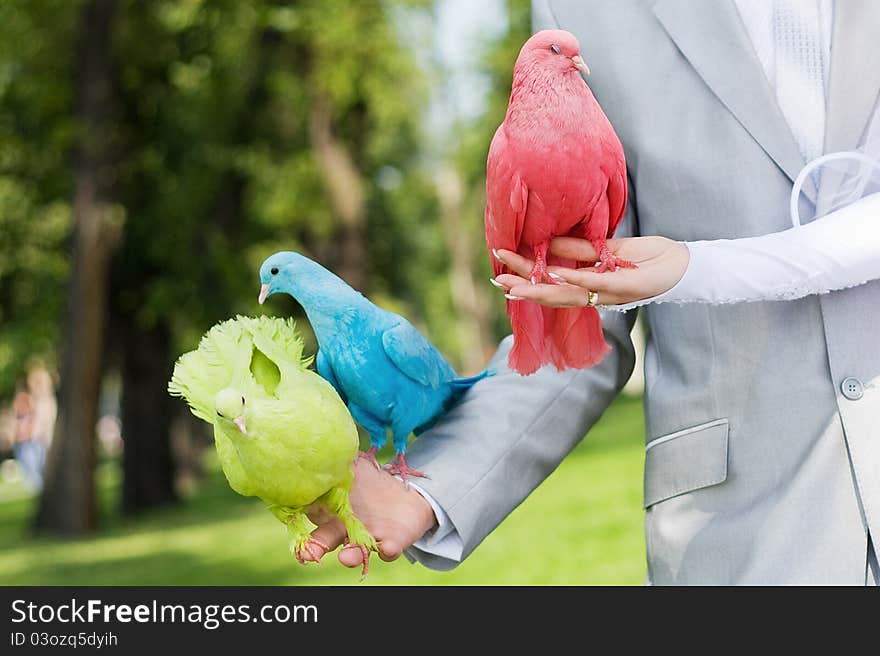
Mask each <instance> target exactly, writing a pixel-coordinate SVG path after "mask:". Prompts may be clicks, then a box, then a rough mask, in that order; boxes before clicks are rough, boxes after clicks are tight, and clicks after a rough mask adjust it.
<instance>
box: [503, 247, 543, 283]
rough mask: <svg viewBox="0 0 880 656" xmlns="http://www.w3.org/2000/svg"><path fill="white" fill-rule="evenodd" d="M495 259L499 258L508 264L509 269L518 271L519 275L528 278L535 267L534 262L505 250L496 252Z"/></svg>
mask: <svg viewBox="0 0 880 656" xmlns="http://www.w3.org/2000/svg"><path fill="white" fill-rule="evenodd" d="M495 257H497V258H498V260H500V261H501V262H502V263H503V264H506V265H507V266H508V267H509V268H511V269H513V270H514V271H516V272H517V273H518V274H519V275H521V276H523V277H526V278H527V277H528V275H529V274H530V273H531V272H532V268H533V267H534V266H535V263H534V262H532V261H531V260H530V259H528V258H525V257H523V256H522V255H520V254H519V253H514V252H513V251H506V250H504V249H503V248H501V249H498V251H496V255H495Z"/></svg>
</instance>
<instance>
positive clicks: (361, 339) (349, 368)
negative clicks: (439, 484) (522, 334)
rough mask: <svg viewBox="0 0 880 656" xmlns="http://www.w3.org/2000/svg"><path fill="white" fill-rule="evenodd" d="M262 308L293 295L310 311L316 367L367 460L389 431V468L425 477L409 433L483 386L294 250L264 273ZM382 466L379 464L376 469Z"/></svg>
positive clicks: (279, 255)
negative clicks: (412, 455)
mask: <svg viewBox="0 0 880 656" xmlns="http://www.w3.org/2000/svg"><path fill="white" fill-rule="evenodd" d="M260 282H261V283H262V287H261V289H260V297H259V301H260V303H261V304H262V303H263V301H265V300H266V297H267V296H269V295H271V294H274V293H276V292H284V293H286V294H290V295H291V296H293V297H294V298H295V299H296V300H297V301H299V304H300V305H301V306H302V307H303V309H304V310H305V311H306V315H307V316H308V319H309V322H310V323H311V325H312V330H314V332H315V337H316V338H317V340H318V347H319V348H318V355H317V357H316V360H315V362H316V366H317V370H318V373H319V374H320V375H321V376H323V377H324V378H325V379H326V380H327V381H328V382H329V383H330V384H331V385H333V387H335V388H336V391H337V392H339V395H340V396H341V397H342V400H343V401H345V403H346V404H347V405H348V410H349V412H351V416H352V417H353V418H354V420H355V421H356V422H357V423H359V424H360V425H361V426H363V427H364V429H365V430H366V431H367V433H369V435H370V443H371V447H370V450H369V451H368V452H367V453H366V454H364V457H366V458H368V459H370V460H371V461H372V462H373V463H374V464H375V463H376V452H377V451H378V450H379V449H380V448H382V446H383V445H384V444H385V441H386V440H387V432H386V431H387V429H388V428H390V429H391V434H392V439H393V442H394V447H395V449H397V459H396V462H393V463H392V464H390V465H389V467H388V469H389V471H390V472H391V473H393V474H399V475H400V476H401V477H402V478H403V480H404V481H406V479H407V476H421V477H425V474H424V473H422V472H420V471H417V470H415V469H410V468H409V467H408V466H407V464H406V457H405V453H406V443H407V439H408V438H409V435H410V433H415V434H416V435H418V434H419V433H421V432H423V431H425V430H427V429H428V428H430V427H431V426H432V425H433V423H434V422H435V421H436V420H437V419H438V418H439V417H440V416H441V415H442V414H443V413H444V412H446V411H448V410H449V409H450V408H451V407H452V405H453V404H454V403H455V402H456V401H457V400H458V399H460V398H461V396H462V395H463V394H464V392H466V391H467V390H468V389H470V387H471V386H473V385H474V383H476V382H477V381H478V380H481V379H482V378H485V377H486V376H488V375H490V372H489V371H488V370H487V371H483V372H482V373H481V374H479V375H477V376H472V377H470V378H459V377H458V375H457V374H456V373H455V370H454V369H453V368H452V366H450V364H449V363H448V362H447V361H446V359H445V358H444V357H443V356H442V355H441V354H440V352H439V351H438V350H437V349H436V348H435V347H434V345H433V344H431V342H429V341H428V340H427V339H426V338H425V337H424V336H423V335H422V334H421V333H419V331H418V330H416V329H415V328H414V327H413V325H412V324H411V323H410V322H409V321H407V320H406V319H404V318H403V317H401V316H400V315H397V314H394V313H392V312H387V311H385V310H383V309H381V308H379V307H377V306H376V305H374V304H373V303H371V302H370V301H369V300H368V299H367V298H365V297H364V296H363V294H361V293H360V292H358V291H356V290H355V289H352V288H351V287H350V286H349V285H348V284H347V283H346V282H345V281H344V280H342V279H341V278H339V277H338V276H336V275H335V274H333V273H332V272H330V271H328V270H327V269H325V268H324V267H323V266H321V265H320V264H318V263H317V262H314V261H312V260H310V259H309V258H307V257H305V256H303V255H300V254H299V253H294V252H292V251H282V252H280V253H275V254H274V255H272V256H271V257H269V258H268V259H266V261H265V262H263V265H262V266H261V267H260ZM377 466H378V464H377Z"/></svg>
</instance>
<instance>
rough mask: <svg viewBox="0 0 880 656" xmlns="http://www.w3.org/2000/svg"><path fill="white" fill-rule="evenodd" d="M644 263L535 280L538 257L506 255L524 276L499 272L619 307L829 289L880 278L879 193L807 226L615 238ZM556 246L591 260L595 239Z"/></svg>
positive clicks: (515, 284)
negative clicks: (743, 233) (688, 238)
mask: <svg viewBox="0 0 880 656" xmlns="http://www.w3.org/2000/svg"><path fill="white" fill-rule="evenodd" d="M608 244H609V247H610V248H611V250H612V251H614V252H615V254H617V255H619V256H621V257H624V258H626V259H629V260H632V261H634V262H635V263H636V264H637V265H638V268H637V269H623V270H620V271H616V272H613V273H602V274H599V273H596V272H594V271H591V270H590V269H579V270H573V269H564V268H558V267H550V269H551V272H552V274H553V275H555V276H556V277H557V279H558V280H559V281H560V282H562V283H563V284H560V285H531V284H529V282H528V281H527V280H525V276H526V275H528V272H529V271H530V270H531V262H530V261H529V260H527V259H525V258H523V257H520V256H519V255H517V254H516V253H511V252H509V251H502V252H501V253H500V254H501V256H502V257H503V258H504V259H505V262H507V263H508V265H509V266H510V267H511V268H513V269H514V270H516V271H517V272H519V273H520V274H521V276H515V275H503V276H499V277H498V279H497V280H498V282H499V283H500V284H502V285H503V286H504V288H505V290H506V292H507V293H508V294H510V295H512V296H516V297H519V298H523V299H529V300H533V301H537V302H539V303H543V304H545V305H551V306H553V307H575V306H582V305H585V304H586V303H587V300H588V296H587V292H588V291H592V292H597V293H598V295H599V296H598V302H599V304H602V305H607V306H610V307H612V308H613V309H617V310H628V309H631V308H633V307H637V306H640V305H646V304H648V303H715V304H723V303H739V302H747V301H779V300H792V299H796V298H802V297H804V296H809V295H811V294H824V293H827V292H832V291H835V290H838V289H845V288H847V287H854V286H856V285H861V284H863V283H866V282H869V281H871V280H875V279H877V278H880V194H872V195H870V196H867V197H865V198H863V199H862V200H860V201H858V202H856V203H853V204H852V205H849V206H847V207H844V208H843V209H840V210H837V211H835V212H832V213H830V214H828V215H826V216H824V217H822V218H821V219H818V220H816V221H813V222H812V223H808V224H806V225H803V226H800V227H797V228H790V229H788V230H783V231H781V232H775V233H771V234H767V235H761V236H759V237H748V238H743V239H719V240H714V241H696V242H676V241H672V240H670V239H666V238H664V237H636V238H630V239H614V240H611V241H609V242H608ZM552 250H553V251H554V252H556V253H557V254H559V255H563V256H565V257H577V258H578V259H580V260H582V261H591V260H594V259H595V257H596V254H595V252H594V251H593V248H592V246H591V245H590V244H589V242H586V241H583V240H579V239H570V238H560V239H557V240H556V241H555V242H554V243H553V245H552Z"/></svg>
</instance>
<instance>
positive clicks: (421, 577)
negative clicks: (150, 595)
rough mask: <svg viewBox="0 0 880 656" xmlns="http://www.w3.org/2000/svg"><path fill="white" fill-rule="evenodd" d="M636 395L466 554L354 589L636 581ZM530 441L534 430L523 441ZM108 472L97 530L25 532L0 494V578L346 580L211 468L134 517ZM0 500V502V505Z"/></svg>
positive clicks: (401, 566) (385, 569)
mask: <svg viewBox="0 0 880 656" xmlns="http://www.w3.org/2000/svg"><path fill="white" fill-rule="evenodd" d="M642 426H643V423H642V409H641V402H640V400H638V399H627V398H621V399H620V400H618V401H617V402H616V403H615V404H614V405H613V406H612V407H611V408H610V409H609V410H608V412H607V413H606V414H605V416H604V417H603V418H602V420H601V421H600V422H599V424H598V425H597V426H596V427H595V428H594V429H593V431H592V432H591V434H590V436H589V438H588V439H586V440H585V441H584V442H583V443H582V444H581V445H580V446H579V447H578V448H576V449H575V450H574V451H573V452H572V453H571V454H570V455H569V457H568V458H566V460H565V461H564V462H563V463H562V465H560V467H559V468H558V469H557V470H556V471H555V472H554V473H553V475H552V476H550V478H549V479H548V480H547V481H546V482H545V483H544V484H543V485H542V486H541V487H540V488H538V490H536V491H535V493H534V494H532V495H531V496H530V497H529V498H528V499H527V500H526V501H525V503H523V504H522V505H521V506H520V507H519V508H518V509H517V510H516V511H515V512H514V513H513V514H512V515H511V516H510V517H509V518H508V519H507V520H506V521H505V522H504V523H503V524H502V525H501V526H500V527H499V528H498V529H497V530H496V531H495V532H494V533H493V534H492V535H490V536H489V537H488V538H487V539H486V540H485V541H484V542H483V544H482V545H480V547H478V548H477V550H476V551H475V552H474V554H473V555H472V556H471V557H470V558H469V559H468V560H466V561H465V562H464V563H463V564H462V565H461V566H460V567H458V568H457V569H455V570H453V571H451V572H432V571H430V570H428V569H426V568H424V567H422V566H420V565H411V564H409V563H408V562H407V561H405V560H404V559H401V560H399V561H397V562H395V563H383V562H381V561H379V560H378V559H377V558H374V559H373V562H374V565H373V568H372V569H371V573H370V575H369V577H368V578H367V580H366V581H365V582H364V583H363V585H487V584H489V585H491V584H494V585H517V584H521V585H530V584H546V585H590V584H606V585H609V584H632V585H640V584H642V583H643V582H644V576H645V554H644V539H643V531H642V519H643V515H642V509H641V500H642V491H641V490H642V468H643V444H644V442H643V428H642ZM535 439H540V436H535ZM117 477H118V472H117V468H116V466H115V465H114V464H112V463H108V464H107V465H105V466H104V467H102V469H101V470H100V472H99V486H100V491H101V502H102V506H103V508H104V514H103V525H102V531H101V532H100V533H99V534H97V535H95V536H93V537H89V538H85V539H78V540H58V539H48V538H34V537H33V536H32V535H31V534H30V533H29V531H28V521H29V519H30V514H31V512H32V507H33V503H34V500H33V499H29V498H21V496H20V495H19V497H18V498H16V495H15V494H14V493H11V491H10V490H8V489H7V490H0V584H2V585H349V584H356V583H357V582H358V578H359V576H358V573H357V572H355V571H351V570H346V569H345V568H343V567H342V566H341V565H339V564H338V562H336V560H335V558H328V559H327V560H326V562H325V563H323V564H321V565H309V566H306V567H301V566H299V565H297V564H296V562H295V560H294V559H293V557H292V556H291V555H290V553H289V552H288V550H287V540H286V537H285V533H284V529H283V527H282V526H281V525H280V524H279V523H278V522H277V521H275V519H274V518H272V516H271V515H269V513H268V512H266V510H265V509H264V508H263V507H261V504H260V502H258V501H254V500H253V499H245V498H242V497H239V496H237V495H236V494H235V493H234V492H232V490H231V489H229V487H228V486H227V485H226V482H225V480H224V479H223V475H222V473H221V472H220V471H219V470H218V469H217V468H216V466H212V467H211V468H210V474H209V476H208V477H207V478H206V479H205V480H204V481H203V483H202V484H201V485H200V487H199V489H198V491H197V492H196V493H195V494H194V495H193V496H191V497H190V498H188V499H187V500H186V501H185V502H183V503H182V504H180V505H178V506H176V507H173V508H168V509H163V510H158V511H155V512H151V513H149V514H146V515H144V516H142V517H138V518H133V519H132V518H121V517H119V516H118V514H116V513H115V512H114V500H115V498H116V495H117V491H118V481H117V480H116V479H117ZM3 498H8V500H6V501H2V499H3Z"/></svg>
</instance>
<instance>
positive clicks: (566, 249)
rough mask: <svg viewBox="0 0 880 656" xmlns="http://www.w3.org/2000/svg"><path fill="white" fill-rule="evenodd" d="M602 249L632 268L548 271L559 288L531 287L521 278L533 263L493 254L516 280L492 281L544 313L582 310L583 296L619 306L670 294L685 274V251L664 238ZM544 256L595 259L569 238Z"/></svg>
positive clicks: (588, 246)
mask: <svg viewBox="0 0 880 656" xmlns="http://www.w3.org/2000/svg"><path fill="white" fill-rule="evenodd" d="M608 249H609V250H610V251H611V252H612V253H614V255H616V256H617V257H619V258H622V259H625V260H629V261H631V262H633V263H634V264H635V265H636V267H637V268H635V269H618V270H617V271H606V272H605V273H596V272H595V271H593V270H592V267H590V268H585V269H569V268H566V267H558V266H549V267H547V270H548V271H549V272H550V274H551V276H553V277H554V278H555V279H556V280H558V281H559V283H560V284H556V285H551V284H537V285H533V284H531V283H530V282H529V281H528V280H527V279H526V278H527V276H528V275H529V273H530V272H531V270H532V266H533V264H534V263H533V262H532V261H531V260H529V259H528V258H525V257H522V256H521V255H519V254H517V253H514V252H513V251H507V250H499V251H498V252H497V256H498V258H499V259H500V260H501V261H502V262H503V263H504V264H506V265H507V266H508V267H509V268H511V269H513V270H514V271H516V273H518V274H519V275H513V274H502V275H500V276H498V277H497V278H495V279H494V280H495V281H496V282H497V283H498V284H499V285H501V286H502V287H503V288H504V290H505V291H506V293H507V294H508V295H509V296H512V297H514V298H513V299H512V300H530V301H535V302H536V303H540V304H542V305H548V306H550V307H563V308H565V307H583V306H585V305H588V301H589V292H596V293H597V294H598V299H597V303H598V304H600V305H622V304H625V303H632V302H633V301H640V300H642V299H645V298H651V297H652V296H657V295H658V294H662V293H664V292H666V291H669V290H670V289H672V288H673V287H674V286H675V285H676V283H678V281H679V280H681V277H682V276H683V275H684V272H685V271H686V270H687V266H688V260H689V257H690V256H689V252H688V249H687V246H685V245H684V244H683V243H682V242H678V241H673V240H672V239H667V238H666V237H628V238H624V239H609V240H608ZM550 252H552V253H554V254H555V255H558V256H560V257H566V258H570V259H575V260H579V261H581V262H595V261H596V260H597V259H598V256H597V253H596V250H595V249H594V248H593V246H592V244H590V242H588V241H586V240H584V239H575V238H573V237H558V238H556V239H554V240H553V241H552V242H551V243H550Z"/></svg>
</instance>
